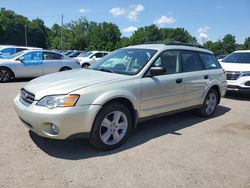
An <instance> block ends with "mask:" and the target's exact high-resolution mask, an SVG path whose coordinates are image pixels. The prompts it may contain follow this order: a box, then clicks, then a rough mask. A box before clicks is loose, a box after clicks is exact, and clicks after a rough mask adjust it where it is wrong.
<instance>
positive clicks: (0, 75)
mask: <svg viewBox="0 0 250 188" xmlns="http://www.w3.org/2000/svg"><path fill="white" fill-rule="evenodd" d="M11 79H13V73H12V72H11V71H10V70H9V69H6V68H0V82H8V81H10V80H11Z"/></svg>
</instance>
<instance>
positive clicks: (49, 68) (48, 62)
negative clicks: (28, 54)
mask: <svg viewBox="0 0 250 188" xmlns="http://www.w3.org/2000/svg"><path fill="white" fill-rule="evenodd" d="M62 60H63V55H61V54H58V53H54V52H43V74H50V73H54V72H59V71H60V69H61V66H62Z"/></svg>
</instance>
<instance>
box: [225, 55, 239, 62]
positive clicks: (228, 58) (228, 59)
mask: <svg viewBox="0 0 250 188" xmlns="http://www.w3.org/2000/svg"><path fill="white" fill-rule="evenodd" d="M237 59H238V54H236V53H232V54H229V55H228V56H226V57H225V58H224V59H223V60H222V62H225V63H235V62H236V60H237Z"/></svg>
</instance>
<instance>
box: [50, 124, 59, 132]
mask: <svg viewBox="0 0 250 188" xmlns="http://www.w3.org/2000/svg"><path fill="white" fill-rule="evenodd" d="M51 130H52V131H53V133H54V134H59V132H60V131H59V129H58V127H57V126H56V125H55V124H52V125H51Z"/></svg>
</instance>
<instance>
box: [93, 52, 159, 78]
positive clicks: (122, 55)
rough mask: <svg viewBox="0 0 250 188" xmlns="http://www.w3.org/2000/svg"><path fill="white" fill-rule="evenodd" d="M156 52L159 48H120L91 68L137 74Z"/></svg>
mask: <svg viewBox="0 0 250 188" xmlns="http://www.w3.org/2000/svg"><path fill="white" fill-rule="evenodd" d="M156 52H157V50H149V49H131V48H127V49H119V50H116V51H114V52H112V53H110V54H108V55H106V56H105V57H103V58H102V59H101V60H99V61H97V62H96V63H94V64H92V65H91V66H90V67H89V69H94V70H100V71H106V72H112V73H118V74H124V75H136V74H138V73H139V72H140V71H141V70H142V68H143V67H144V66H145V65H146V64H147V63H148V62H149V60H150V59H151V58H152V57H153V56H154V54H155V53H156Z"/></svg>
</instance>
